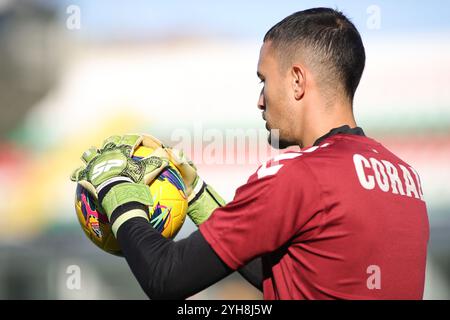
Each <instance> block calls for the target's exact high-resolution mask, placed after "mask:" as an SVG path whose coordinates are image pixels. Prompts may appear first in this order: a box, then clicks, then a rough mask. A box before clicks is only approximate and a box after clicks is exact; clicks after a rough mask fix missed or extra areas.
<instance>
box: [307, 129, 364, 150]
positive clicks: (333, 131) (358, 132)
mask: <svg viewBox="0 0 450 320" xmlns="http://www.w3.org/2000/svg"><path fill="white" fill-rule="evenodd" d="M339 133H344V134H353V135H357V136H363V137H365V136H366V135H365V134H364V131H363V129H361V128H360V127H355V128H350V126H348V125H345V126H342V127H339V128H334V129H331V130H330V132H328V133H327V134H325V135H323V136H321V137H320V138H319V139H317V140H316V142H314V144H313V146H318V145H319V144H320V143H321V142H322V141H323V140H325V139H326V138H329V137H331V136H334V135H336V134H339Z"/></svg>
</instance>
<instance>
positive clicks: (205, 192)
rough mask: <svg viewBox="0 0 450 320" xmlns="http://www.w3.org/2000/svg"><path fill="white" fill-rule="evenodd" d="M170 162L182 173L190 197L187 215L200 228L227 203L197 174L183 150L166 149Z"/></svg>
mask: <svg viewBox="0 0 450 320" xmlns="http://www.w3.org/2000/svg"><path fill="white" fill-rule="evenodd" d="M166 151H167V153H168V155H169V160H170V161H171V162H172V163H173V164H174V165H175V166H176V167H177V169H178V170H179V171H180V173H181V176H182V178H183V181H184V183H185V185H186V194H187V197H188V209H187V214H188V216H189V217H190V218H191V220H192V221H193V222H194V223H195V224H196V225H197V226H198V225H200V224H202V223H203V222H205V221H206V220H208V218H209V217H210V216H211V214H212V212H213V211H214V210H215V209H216V208H218V207H222V206H224V205H225V204H226V203H225V201H224V200H223V199H222V197H221V196H220V195H219V194H218V193H217V192H216V191H215V190H214V189H213V188H212V187H211V186H210V185H207V184H206V183H205V182H204V181H203V180H202V179H201V178H200V177H199V175H198V174H197V168H196V167H195V165H194V163H193V162H192V161H191V160H189V159H188V158H187V157H186V155H185V154H184V153H183V151H182V150H177V149H172V148H166Z"/></svg>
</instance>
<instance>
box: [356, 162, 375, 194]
mask: <svg viewBox="0 0 450 320" xmlns="http://www.w3.org/2000/svg"><path fill="white" fill-rule="evenodd" d="M353 163H354V164H355V169H356V174H357V175H358V179H359V182H360V183H361V185H362V186H363V187H364V188H365V189H367V190H372V189H373V188H375V179H374V178H373V176H369V175H368V176H366V174H365V172H364V167H365V168H370V163H369V161H368V160H367V159H366V158H364V157H363V156H362V155H360V154H355V155H353Z"/></svg>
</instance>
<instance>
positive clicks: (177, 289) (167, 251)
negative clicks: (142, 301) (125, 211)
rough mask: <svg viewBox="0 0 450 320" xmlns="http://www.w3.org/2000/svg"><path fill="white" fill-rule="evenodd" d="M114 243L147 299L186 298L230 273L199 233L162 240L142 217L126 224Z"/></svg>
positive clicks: (119, 231) (121, 228) (230, 270)
mask: <svg viewBox="0 0 450 320" xmlns="http://www.w3.org/2000/svg"><path fill="white" fill-rule="evenodd" d="M117 240H118V241H119V244H120V246H121V249H122V253H123V255H124V256H125V258H126V260H127V262H128V264H129V266H130V268H131V270H132V272H133V274H134V276H135V277H136V279H137V280H138V282H139V284H140V285H141V287H142V289H143V290H144V292H145V293H146V294H147V296H148V297H149V298H151V299H186V298H188V297H190V296H192V295H194V294H195V293H197V292H199V291H201V290H203V289H205V288H207V287H209V286H210V285H212V284H214V283H216V282H217V281H219V280H221V279H223V278H224V277H226V276H227V275H229V274H231V273H232V272H233V270H232V269H230V268H229V267H228V266H227V265H226V264H225V263H223V262H222V260H221V259H220V258H219V257H218V256H217V255H216V254H215V252H214V250H213V249H212V248H211V247H210V246H209V244H208V243H207V242H206V240H205V239H204V238H203V236H202V235H201V233H200V232H199V231H195V232H194V233H192V234H191V235H190V236H189V237H187V238H185V239H182V240H180V241H173V240H170V239H166V238H164V237H163V236H162V235H161V234H160V233H159V232H158V231H156V230H155V229H154V228H153V227H152V226H151V225H150V224H149V223H148V221H146V220H145V219H143V218H132V219H130V220H128V221H126V222H125V223H124V224H123V225H122V226H121V227H120V229H119V230H118V232H117Z"/></svg>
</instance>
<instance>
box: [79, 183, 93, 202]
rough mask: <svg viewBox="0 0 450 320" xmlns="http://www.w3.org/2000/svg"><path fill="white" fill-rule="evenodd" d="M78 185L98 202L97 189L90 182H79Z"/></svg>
mask: <svg viewBox="0 0 450 320" xmlns="http://www.w3.org/2000/svg"><path fill="white" fill-rule="evenodd" d="M78 183H79V184H80V185H81V186H82V187H84V188H85V189H86V190H87V191H88V192H89V193H90V194H91V195H92V196H93V197H94V198H95V200H98V194H97V191H96V190H95V187H94V186H93V185H92V184H91V183H90V182H88V181H87V180H80V181H78Z"/></svg>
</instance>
